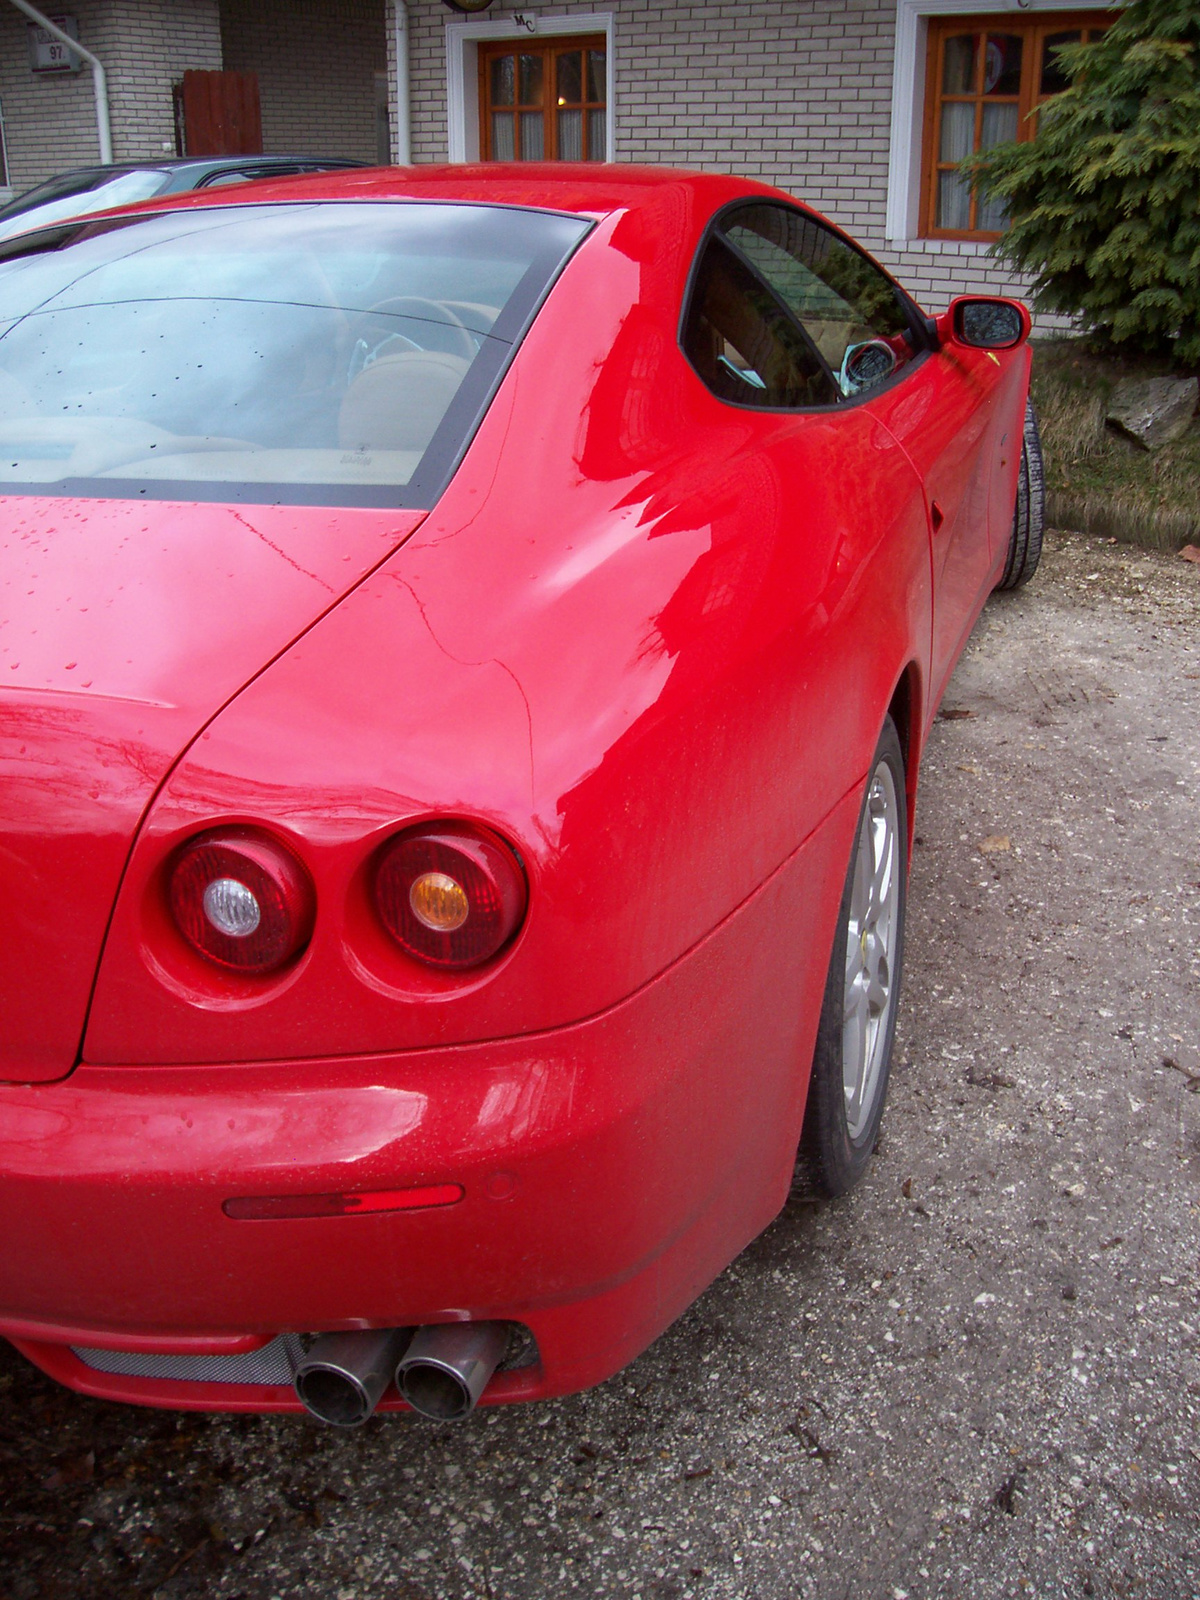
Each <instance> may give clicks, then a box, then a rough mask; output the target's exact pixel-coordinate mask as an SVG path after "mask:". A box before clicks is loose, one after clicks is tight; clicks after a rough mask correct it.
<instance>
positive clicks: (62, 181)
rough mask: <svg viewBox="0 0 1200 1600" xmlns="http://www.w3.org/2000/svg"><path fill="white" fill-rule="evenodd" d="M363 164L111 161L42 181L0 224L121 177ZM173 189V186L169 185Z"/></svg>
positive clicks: (263, 158) (345, 159)
mask: <svg viewBox="0 0 1200 1600" xmlns="http://www.w3.org/2000/svg"><path fill="white" fill-rule="evenodd" d="M364 165H365V163H364V162H362V161H357V160H355V159H353V158H352V157H349V156H313V155H246V156H164V157H163V159H162V160H161V161H156V160H154V159H150V160H147V161H115V162H112V163H111V164H110V165H108V166H91V167H72V168H71V169H70V170H69V171H67V172H60V173H57V174H56V175H55V176H54V177H53V178H45V179H43V180H42V182H41V183H35V184H34V185H33V186H32V187H31V188H29V189H26V190H24V191H23V192H22V193H21V194H19V195H17V196H15V198H14V199H12V200H10V201H9V202H8V203H7V205H4V206H0V221H3V220H4V219H5V218H7V217H15V216H20V215H21V213H22V212H23V211H31V210H33V208H34V207H35V206H39V205H43V204H47V203H49V202H51V201H54V200H59V199H63V200H65V199H69V198H71V197H73V196H74V195H77V194H78V195H84V194H87V193H88V192H89V191H90V190H93V189H98V188H99V187H100V186H101V184H104V183H107V182H109V181H111V180H112V179H113V178H121V177H125V176H126V175H127V174H128V173H131V172H161V173H162V174H163V177H164V178H172V179H175V180H178V179H179V178H182V177H188V176H192V175H195V176H197V177H200V178H203V177H206V176H208V175H209V174H211V173H220V172H240V171H243V170H246V171H249V170H251V169H259V170H261V169H262V168H267V169H270V168H273V167H299V168H306V169H308V170H309V171H312V170H314V169H317V168H328V169H330V170H335V169H344V168H350V167H362V166H364ZM172 187H174V185H172Z"/></svg>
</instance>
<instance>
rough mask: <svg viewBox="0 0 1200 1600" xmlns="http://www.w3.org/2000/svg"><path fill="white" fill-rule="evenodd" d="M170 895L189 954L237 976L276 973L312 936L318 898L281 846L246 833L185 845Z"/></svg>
mask: <svg viewBox="0 0 1200 1600" xmlns="http://www.w3.org/2000/svg"><path fill="white" fill-rule="evenodd" d="M168 897H169V899H170V902H171V913H172V915H173V916H174V918H175V923H176V926H177V927H178V928H179V931H180V933H182V935H183V937H184V938H185V939H186V940H187V942H188V943H189V944H190V945H191V946H192V948H193V949H194V950H198V951H199V952H200V954H201V955H202V956H206V957H207V958H208V960H209V961H215V962H217V963H218V964H219V965H220V966H223V967H232V968H235V969H236V970H237V971H238V972H248V973H253V972H274V971H275V970H276V968H278V967H282V966H283V965H285V963H287V962H288V961H290V960H291V959H292V958H293V957H294V956H296V955H298V954H299V952H300V951H301V950H303V949H304V947H305V945H306V944H307V943H308V941H309V938H310V936H311V934H312V928H313V917H314V914H315V909H316V905H315V896H314V894H313V888H312V884H311V883H310V882H309V879H308V875H307V873H306V872H305V871H304V868H303V867H302V866H301V865H300V863H299V862H298V861H297V860H296V858H295V856H293V855H292V853H291V851H290V850H287V849H285V847H284V846H283V845H281V844H277V843H276V842H275V840H273V839H268V838H264V837H263V836H262V835H260V834H257V833H252V832H250V831H249V830H243V829H238V828H225V829H217V830H214V831H213V832H212V833H202V834H200V835H199V836H198V837H197V838H195V839H192V840H191V841H190V842H189V843H188V844H186V845H184V846H183V848H182V850H180V852H179V853H178V855H177V856H176V857H175V861H174V864H173V866H172V867H171V873H170V880H169V885H168Z"/></svg>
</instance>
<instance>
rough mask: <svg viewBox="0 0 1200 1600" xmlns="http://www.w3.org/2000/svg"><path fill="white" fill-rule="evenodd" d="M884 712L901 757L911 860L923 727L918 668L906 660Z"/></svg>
mask: <svg viewBox="0 0 1200 1600" xmlns="http://www.w3.org/2000/svg"><path fill="white" fill-rule="evenodd" d="M887 714H888V716H889V717H891V719H892V721H893V722H894V723H895V724H896V732H897V733H898V734H899V735H900V753H901V755H902V756H903V757H904V788H905V797H906V799H907V801H908V808H907V809H908V859H909V861H910V862H911V861H912V841H913V826H914V823H913V819H914V818H915V816H916V812H917V772H918V769H919V767H920V764H921V730H922V728H923V727H924V725H925V724H924V720H923V701H922V685H921V669H920V668H919V666H918V665H917V663H916V662H915V661H910V662H909V663H908V665H907V666H906V667H905V669H904V671H903V672H902V673H901V674H900V677H899V679H898V681H897V683H896V687H895V689H894V690H893V691H892V698H891V702H890V703H889V705H888V709H887Z"/></svg>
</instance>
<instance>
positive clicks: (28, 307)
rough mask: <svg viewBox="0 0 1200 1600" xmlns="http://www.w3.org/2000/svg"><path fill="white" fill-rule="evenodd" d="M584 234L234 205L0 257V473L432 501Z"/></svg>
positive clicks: (29, 480) (470, 215)
mask: <svg viewBox="0 0 1200 1600" xmlns="http://www.w3.org/2000/svg"><path fill="white" fill-rule="evenodd" d="M586 228H587V224H586V223H584V222H582V221H580V220H579V219H578V218H573V217H572V218H568V217H561V216H556V215H552V214H547V213H542V212H532V211H516V210H511V209H503V208H498V207H488V206H463V205H436V204H418V203H403V204H391V205H387V204H370V203H362V204H357V203H356V204H348V205H347V204H343V205H337V204H327V205H287V206H271V207H262V208H257V207H252V206H231V207H221V208H215V207H214V208H211V209H206V210H203V211H191V212H186V211H185V212H176V213H169V214H166V215H159V216H153V217H146V218H138V219H130V220H129V221H128V222H125V223H123V224H121V225H120V226H117V227H114V226H112V225H111V224H105V223H97V224H93V225H92V226H91V227H89V226H87V225H86V224H85V225H84V226H82V227H81V228H80V229H79V231H78V232H77V233H76V234H75V235H74V237H73V240H72V241H71V242H69V243H67V244H66V245H64V246H63V247H61V248H58V249H47V250H45V251H42V252H39V253H32V254H31V253H25V254H21V255H20V256H15V257H14V258H12V259H8V260H4V259H0V446H2V449H0V488H3V489H4V491H5V492H8V493H12V492H13V491H14V490H16V491H18V492H20V491H22V490H24V491H27V492H42V493H45V492H48V491H53V492H63V491H64V488H65V486H68V485H69V486H70V487H69V490H68V491H67V492H70V493H73V494H91V495H104V496H113V497H128V496H130V495H150V496H155V497H158V498H175V499H179V498H205V499H229V500H260V501H261V500H269V501H283V502H285V503H286V502H305V501H311V502H316V503H320V504H335V505H336V504H401V505H421V504H427V503H429V499H428V496H429V495H430V493H431V492H432V489H431V486H438V487H440V481H441V478H442V477H444V473H445V471H446V470H448V467H449V466H450V465H452V464H453V461H454V460H455V459H457V455H458V453H459V452H460V451H461V449H462V447H463V445H464V444H465V442H466V440H467V438H468V437H469V434H470V430H471V428H472V427H473V426H474V422H475V420H476V419H477V417H478V414H479V410H480V407H481V406H482V405H483V404H484V403H485V402H486V399H487V396H488V394H489V393H490V391H491V388H492V386H493V385H494V383H495V381H496V380H497V378H498V375H499V373H500V372H501V371H502V370H503V368H504V365H505V363H506V361H507V358H508V355H509V353H510V352H511V349H512V346H513V343H514V341H515V339H516V338H517V337H518V336H519V334H520V332H521V331H522V328H523V326H524V324H525V322H526V320H527V318H528V316H529V314H530V312H531V310H532V308H533V306H534V305H535V304H536V303H537V299H538V296H539V295H540V294H541V292H542V291H543V289H544V288H545V286H546V284H547V282H548V281H549V279H550V278H551V277H552V276H553V274H554V272H555V271H556V270H557V268H558V267H559V266H560V265H561V263H562V261H563V260H564V259H565V257H566V255H567V254H568V253H569V252H570V250H571V249H572V248H573V246H574V245H575V244H576V243H577V242H578V240H579V239H580V238H581V237H582V235H583V233H584V232H585V231H586ZM47 237H48V238H51V237H52V238H53V239H54V240H58V239H61V238H62V233H61V230H56V232H55V233H54V235H53V236H47Z"/></svg>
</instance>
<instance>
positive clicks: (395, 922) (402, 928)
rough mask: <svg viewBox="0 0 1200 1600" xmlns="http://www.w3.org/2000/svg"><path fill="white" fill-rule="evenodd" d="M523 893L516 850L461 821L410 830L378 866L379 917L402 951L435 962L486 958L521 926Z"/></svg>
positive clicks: (467, 963) (470, 962)
mask: <svg viewBox="0 0 1200 1600" xmlns="http://www.w3.org/2000/svg"><path fill="white" fill-rule="evenodd" d="M528 898H529V897H528V891H527V889H526V885H525V874H524V872H523V871H522V870H521V864H520V862H519V860H518V859H517V855H516V852H515V851H514V850H513V849H512V848H511V846H509V845H507V844H505V842H504V840H503V839H501V838H500V837H499V835H498V834H494V833H493V832H492V831H491V829H489V828H482V827H473V826H469V825H468V824H466V823H459V822H445V823H433V824H429V825H426V826H423V827H419V828H410V829H408V830H407V831H406V832H405V833H401V834H398V835H397V836H396V838H394V839H392V840H391V841H390V842H389V843H388V844H387V845H385V846H384V848H383V850H382V852H381V853H380V855H379V858H378V860H377V862H376V865H375V874H374V899H375V908H376V910H377V911H378V913H379V918H380V921H381V922H382V923H383V925H384V927H385V928H386V929H387V931H388V932H389V933H390V934H391V936H392V938H393V939H395V941H396V943H397V944H398V945H399V946H400V947H401V949H402V950H404V951H405V952H406V953H407V954H408V955H410V956H414V957H415V958H416V959H417V960H418V961H425V962H429V963H431V964H432V965H433V966H438V967H474V966H478V965H479V964H480V963H481V962H484V961H490V960H491V958H492V957H493V956H495V955H497V954H499V952H500V951H501V950H503V948H504V947H505V945H507V944H508V943H509V942H510V940H511V939H512V938H513V936H514V934H515V933H516V931H517V929H518V928H519V927H520V926H521V923H522V921H523V919H524V916H525V909H526V905H527V904H528Z"/></svg>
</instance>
